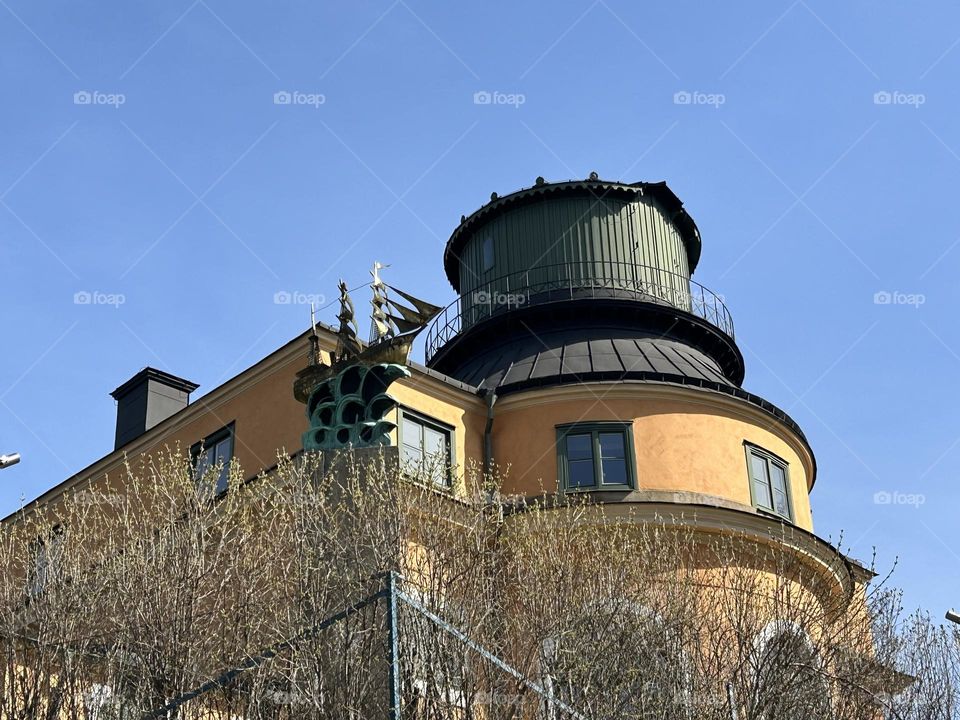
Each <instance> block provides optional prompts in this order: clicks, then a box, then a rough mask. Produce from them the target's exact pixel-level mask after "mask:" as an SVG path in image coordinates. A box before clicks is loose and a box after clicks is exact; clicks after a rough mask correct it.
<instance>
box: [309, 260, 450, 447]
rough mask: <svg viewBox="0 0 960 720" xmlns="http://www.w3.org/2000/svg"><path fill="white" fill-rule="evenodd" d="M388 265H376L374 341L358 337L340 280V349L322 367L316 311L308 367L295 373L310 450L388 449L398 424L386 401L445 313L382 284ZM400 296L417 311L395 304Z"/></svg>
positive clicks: (372, 319)
mask: <svg viewBox="0 0 960 720" xmlns="http://www.w3.org/2000/svg"><path fill="white" fill-rule="evenodd" d="M384 267H386V266H384V265H381V264H380V263H375V264H374V266H373V270H372V271H371V273H370V274H371V275H372V276H373V282H372V283H371V284H370V287H371V290H372V292H373V297H372V299H371V300H370V303H371V305H372V308H373V309H372V312H371V316H370V340H369V342H367V343H366V344H364V343H362V342H361V341H360V339H359V338H358V337H357V334H358V328H357V322H356V319H355V317H354V306H353V301H352V300H351V298H350V294H349V291H348V290H347V286H346V283H344V282H343V281H342V280H341V281H340V284H339V288H340V311H339V312H338V313H337V319H338V320H339V321H340V327H339V328H338V329H337V348H336V350H335V351H334V352H333V353H331V356H330V363H329V364H326V363H324V362H323V360H322V358H321V354H320V342H319V336H318V335H317V330H316V322H315V320H314V318H313V309H312V308H311V325H312V326H313V333H312V334H311V335H310V364H309V365H308V366H307V367H305V368H304V369H303V370H301V371H300V372H298V373H297V379H296V381H295V382H294V385H293V394H294V397H296V399H297V400H299V401H300V402H302V403H304V404H305V405H306V406H307V418H308V419H309V421H310V429H309V430H307V431H306V432H305V433H304V434H303V448H304V450H333V449H337V448H345V447H373V446H376V445H389V444H390V433H391V432H392V431H393V430H394V429H396V425H395V424H394V423H392V422H390V421H389V420H386V419H385V416H386V415H387V413H389V412H390V411H391V410H393V409H394V408H395V407H396V406H397V403H396V401H395V400H394V399H393V398H392V397H390V395H388V394H387V388H388V387H389V386H390V384H391V383H393V381H394V380H396V379H397V378H400V377H407V376H409V375H410V371H409V370H407V368H406V364H407V358H408V356H409V354H410V348H411V347H412V346H413V341H414V339H415V338H416V336H417V335H418V334H419V333H420V331H421V330H423V328H424V327H426V325H427V323H428V322H430V320H432V319H433V318H434V317H435V316H436V315H437V313H439V312H440V310H441V308H439V307H437V306H436V305H431V304H430V303H428V302H424V301H423V300H420V299H418V298H415V297H413V296H412V295H409V294H407V293H405V292H403V291H402V290H398V289H397V288H394V287H391V286H390V285H387V284H386V283H385V282H383V280H381V278H380V270H382V269H383V268H384ZM391 292H392V293H395V294H396V295H398V296H400V297H401V298H403V299H404V300H406V301H407V302H408V303H410V304H411V305H413V308H409V307H406V306H404V305H400V304H399V303H398V302H397V301H395V300H393V299H391V297H390V294H391Z"/></svg>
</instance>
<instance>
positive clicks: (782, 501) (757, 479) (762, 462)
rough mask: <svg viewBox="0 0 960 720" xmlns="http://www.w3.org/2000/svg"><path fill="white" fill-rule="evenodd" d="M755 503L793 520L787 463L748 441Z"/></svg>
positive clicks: (751, 485) (749, 466)
mask: <svg viewBox="0 0 960 720" xmlns="http://www.w3.org/2000/svg"><path fill="white" fill-rule="evenodd" d="M746 448H747V464H748V468H749V472H750V494H751V497H753V504H754V505H755V506H756V507H758V508H761V509H763V510H768V511H769V512H772V513H776V514H777V515H779V516H781V517H783V518H786V519H787V520H791V519H792V518H793V514H792V513H791V512H790V491H789V489H788V487H789V482H788V476H787V463H786V462H784V461H783V460H781V459H780V458H778V457H777V456H776V455H774V454H773V453H769V452H767V451H766V450H764V449H763V448H759V447H756V446H755V445H750V444H749V443H746Z"/></svg>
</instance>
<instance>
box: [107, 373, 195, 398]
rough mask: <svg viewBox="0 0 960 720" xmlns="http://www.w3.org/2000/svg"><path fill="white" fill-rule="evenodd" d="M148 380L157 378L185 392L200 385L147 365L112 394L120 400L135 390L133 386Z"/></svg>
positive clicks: (158, 380)
mask: <svg viewBox="0 0 960 720" xmlns="http://www.w3.org/2000/svg"><path fill="white" fill-rule="evenodd" d="M146 380H156V381H157V382H160V383H163V384H164V385H167V386H168V387H172V388H174V389H176V390H182V391H183V392H185V393H192V392H193V391H194V390H196V389H197V388H198V387H200V386H199V385H197V383H195V382H190V381H189V380H185V379H184V378H182V377H177V376H176V375H171V374H170V373H168V372H164V371H163V370H157V369H156V368H152V367H145V368H144V369H143V370H141V371H140V372H138V373H137V374H136V375H134V376H133V377H132V378H130V379H129V380H127V381H126V382H125V383H123V385H121V386H120V387H118V388H117V389H116V390H114V391H113V392H112V393H110V396H111V397H112V398H113V399H114V400H119V399H120V398H122V397H123V396H124V395H126V394H127V393H128V392H130V391H131V390H133V388H135V387H138V386H139V385H140V384H142V383H143V382H145V381H146Z"/></svg>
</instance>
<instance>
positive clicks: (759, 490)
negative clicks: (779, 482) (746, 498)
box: [750, 452, 773, 510]
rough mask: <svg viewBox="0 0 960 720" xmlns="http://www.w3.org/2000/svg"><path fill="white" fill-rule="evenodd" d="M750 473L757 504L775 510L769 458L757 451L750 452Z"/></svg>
mask: <svg viewBox="0 0 960 720" xmlns="http://www.w3.org/2000/svg"><path fill="white" fill-rule="evenodd" d="M750 475H751V477H752V479H753V499H754V502H756V504H757V505H759V506H760V507H762V508H766V509H767V510H773V498H772V497H771V496H770V478H769V475H768V473H767V460H766V458H764V457H763V456H761V455H758V454H757V453H755V452H751V453H750Z"/></svg>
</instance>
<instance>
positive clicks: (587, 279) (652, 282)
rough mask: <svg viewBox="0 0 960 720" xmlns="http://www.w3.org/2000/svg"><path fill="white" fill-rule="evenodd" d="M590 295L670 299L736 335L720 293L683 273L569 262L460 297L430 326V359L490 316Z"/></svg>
mask: <svg viewBox="0 0 960 720" xmlns="http://www.w3.org/2000/svg"><path fill="white" fill-rule="evenodd" d="M592 298H602V299H628V300H636V301H639V302H650V303H657V304H661V305H663V304H666V305H669V306H671V307H675V308H677V309H679V310H683V311H684V312H688V313H690V314H691V315H695V316H697V317H699V318H701V319H703V320H706V321H707V322H708V323H710V324H711V325H713V326H715V327H716V328H718V329H719V330H721V331H722V332H724V333H726V334H727V335H728V336H730V338H733V336H734V335H733V332H734V331H733V318H732V317H731V315H730V311H729V310H727V306H726V305H724V304H723V300H722V299H721V297H720V296H719V295H717V294H716V293H715V292H713V291H712V290H709V289H707V288H705V287H704V286H703V285H701V284H700V283H698V282H695V281H693V280H690V279H689V278H687V277H686V276H685V275H681V274H679V273H674V272H670V271H668V270H663V269H662V268H658V267H653V266H649V265H634V264H632V263H616V262H606V261H595V262H581V263H566V264H560V265H546V266H542V267H536V268H531V269H530V270H522V271H520V272H515V273H510V274H509V275H502V276H500V277H498V278H494V279H492V280H488V281H485V282H483V283H482V284H480V285H478V286H477V287H476V288H474V289H472V290H470V292H467V293H464V294H463V295H461V296H460V297H458V298H457V299H456V300H454V301H453V302H452V303H450V305H448V306H447V307H446V308H444V309H443V310H442V311H441V312H440V314H439V315H437V317H436V318H435V319H434V321H433V323H432V324H431V325H430V328H429V329H428V330H427V334H426V357H427V362H429V361H430V360H431V359H432V358H433V356H434V355H435V354H436V353H437V351H438V350H439V349H440V348H441V347H443V346H444V345H445V344H446V343H447V342H449V341H450V340H452V339H453V338H454V337H456V336H457V335H459V334H460V333H461V332H463V331H464V330H466V329H468V328H470V327H472V326H473V325H475V324H477V323H478V322H480V321H482V320H486V319H487V318H490V317H493V316H495V315H499V314H501V313H505V312H510V311H512V310H516V309H518V308H522V307H529V306H531V305H540V304H545V303H553V302H562V301H565V300H582V299H592Z"/></svg>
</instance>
